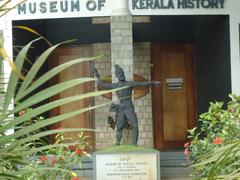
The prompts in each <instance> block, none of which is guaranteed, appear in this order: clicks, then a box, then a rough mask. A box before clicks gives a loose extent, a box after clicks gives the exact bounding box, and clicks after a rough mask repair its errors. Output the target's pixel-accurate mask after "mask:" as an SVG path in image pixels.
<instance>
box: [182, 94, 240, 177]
mask: <svg viewBox="0 0 240 180" xmlns="http://www.w3.org/2000/svg"><path fill="white" fill-rule="evenodd" d="M230 98H231V101H230V102H229V103H228V106H227V109H224V107H223V103H222V102H215V103H210V107H209V110H208V112H206V113H203V114H202V115H201V116H200V118H201V119H200V127H199V128H198V129H197V128H194V129H192V130H189V131H188V132H189V134H190V135H189V138H190V140H191V142H189V143H186V144H185V148H186V150H185V154H186V155H187V156H188V158H189V159H190V160H192V162H193V176H194V177H196V179H198V178H199V179H200V178H202V177H208V179H217V178H223V177H225V176H226V175H227V177H228V175H230V174H231V175H232V177H234V176H233V173H234V174H237V173H239V172H240V153H239V152H240V151H239V150H240V97H239V96H237V95H233V94H231V95H230ZM230 177H231V176H230ZM237 177H240V176H237ZM228 179H229V177H228Z"/></svg>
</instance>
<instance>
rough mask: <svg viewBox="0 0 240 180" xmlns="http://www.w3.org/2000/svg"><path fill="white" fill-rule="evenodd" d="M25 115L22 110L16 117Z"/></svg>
mask: <svg viewBox="0 0 240 180" xmlns="http://www.w3.org/2000/svg"><path fill="white" fill-rule="evenodd" d="M25 113H26V112H25V111H23V110H22V111H20V112H19V113H18V115H19V116H22V115H24V114H25Z"/></svg>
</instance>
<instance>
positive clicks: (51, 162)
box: [24, 132, 91, 180]
mask: <svg viewBox="0 0 240 180" xmlns="http://www.w3.org/2000/svg"><path fill="white" fill-rule="evenodd" d="M55 138H56V143H55V144H64V143H66V142H73V141H74V140H73V139H72V138H71V137H69V136H68V135H67V134H66V133H63V132H61V133H59V134H57V135H56V136H55ZM74 143H75V144H76V145H75V146H67V145H64V146H59V147H55V148H52V149H49V150H48V151H45V152H44V153H43V154H41V155H39V156H38V157H37V158H36V160H33V161H32V163H30V164H29V165H28V166H27V167H26V169H30V170H31V171H29V172H30V173H28V174H26V175H25V176H24V178H26V179H34V180H48V179H56V177H58V178H60V179H70V178H71V177H74V176H76V174H75V172H73V170H72V168H73V166H74V165H78V167H79V168H81V166H82V164H81V162H82V159H83V158H84V157H86V156H88V157H90V155H89V154H88V153H87V151H89V150H90V149H91V146H90V145H89V144H88V137H87V136H83V132H81V133H79V134H78V135H77V139H76V140H75V141H74ZM42 169H45V170H44V171H43V170H42Z"/></svg>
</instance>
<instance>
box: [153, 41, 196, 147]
mask: <svg viewBox="0 0 240 180" xmlns="http://www.w3.org/2000/svg"><path fill="white" fill-rule="evenodd" d="M193 59H194V58H193V45H191V44H179V45H172V44H152V64H153V67H152V69H151V71H152V79H153V80H157V81H161V82H162V85H161V86H160V87H155V88H153V90H152V99H153V100H152V102H153V130H154V145H155V148H157V149H160V150H163V149H176V148H181V147H183V144H184V142H186V141H187V129H190V128H193V127H194V126H195V122H196V108H195V78H194V77H195V76H194V75H195V71H194V67H195V66H194V61H193Z"/></svg>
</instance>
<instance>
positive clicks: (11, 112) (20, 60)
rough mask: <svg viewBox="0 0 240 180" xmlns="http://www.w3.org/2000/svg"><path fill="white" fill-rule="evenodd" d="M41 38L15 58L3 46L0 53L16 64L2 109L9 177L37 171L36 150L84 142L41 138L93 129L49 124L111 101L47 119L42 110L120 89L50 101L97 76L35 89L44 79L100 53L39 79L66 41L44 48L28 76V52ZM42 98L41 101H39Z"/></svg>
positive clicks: (0, 141)
mask: <svg viewBox="0 0 240 180" xmlns="http://www.w3.org/2000/svg"><path fill="white" fill-rule="evenodd" d="M38 40H39V39H36V40H33V41H31V42H30V43H29V44H27V45H26V46H24V47H23V48H22V50H21V51H20V52H19V53H18V56H17V57H16V60H15V61H14V62H12V61H10V60H9V59H8V58H7V56H6V54H5V51H4V50H3V49H1V53H0V55H1V56H0V57H2V59H3V60H6V61H8V62H9V64H10V66H11V68H12V72H11V75H10V79H9V82H8V87H7V91H6V92H4V94H3V97H2V99H3V100H4V102H3V107H2V109H1V111H0V149H1V151H0V179H3V178H6V177H7V178H8V179H22V178H23V177H24V176H26V175H29V174H33V172H35V171H34V168H29V167H37V165H36V164H34V163H32V162H31V163H32V166H29V162H30V161H29V159H31V157H33V156H35V155H36V154H41V153H43V152H45V151H47V150H49V149H57V148H60V149H61V148H66V147H68V146H74V145H82V144H79V143H80V142H79V141H73V142H61V143H59V142H58V143H57V144H51V145H48V144H44V143H42V142H41V141H40V138H43V137H46V136H48V135H52V134H56V133H61V132H74V131H75V132H82V131H92V130H91V129H83V128H82V129H77V128H71V129H58V130H47V129H46V128H45V127H47V126H49V125H51V124H54V123H57V122H60V121H62V120H65V119H67V118H70V117H73V116H76V115H78V114H80V113H83V112H86V111H89V110H93V109H95V108H98V107H102V106H104V105H106V104H109V103H111V102H109V103H106V104H101V105H97V106H93V107H86V108H83V109H78V110H73V111H72V112H68V113H65V114H60V115H57V116H53V117H49V118H47V119H45V118H40V117H41V114H43V113H45V112H48V111H49V110H51V109H53V108H56V107H59V106H61V105H64V104H67V103H71V102H74V101H79V100H82V99H84V98H89V97H95V96H98V95H102V94H105V93H109V92H112V91H116V90H118V89H116V90H108V91H98V92H88V93H85V94H79V95H76V96H70V97H67V98H63V99H58V100H54V101H52V102H46V101H45V100H47V99H49V98H50V97H52V96H54V95H56V94H58V93H60V92H62V91H64V90H66V89H68V88H71V87H73V86H76V85H79V84H82V83H86V82H91V81H95V80H96V79H95V78H92V77H80V78H76V79H72V80H68V81H64V82H61V83H59V84H56V85H52V86H50V87H46V88H45V89H42V90H40V91H38V92H37V93H35V94H34V93H33V91H34V90H36V89H37V88H38V87H40V86H41V85H42V84H43V83H45V82H48V81H49V80H50V79H51V78H52V77H54V76H56V75H57V74H59V73H60V72H62V71H63V70H65V69H66V68H68V67H71V66H73V65H75V64H77V63H81V62H84V61H92V60H96V59H98V58H99V56H98V57H87V58H79V59H74V60H70V61H68V62H66V63H64V64H61V65H59V66H57V67H55V68H54V69H52V70H49V71H48V72H46V73H45V74H43V75H41V76H40V77H38V79H36V74H37V73H38V71H39V70H40V68H41V67H42V65H43V64H44V63H45V62H46V60H47V58H48V56H49V55H50V54H51V52H53V51H54V50H55V49H56V48H57V47H58V46H59V45H61V44H63V43H60V44H57V45H55V46H52V47H50V48H49V49H47V50H46V51H44V52H43V53H42V54H41V55H40V56H39V57H38V58H37V59H36V61H35V62H34V64H33V65H32V66H31V68H30V70H29V71H28V73H27V74H26V76H23V75H22V72H23V64H24V62H25V60H26V59H27V54H28V52H29V50H30V47H31V46H32V44H33V43H35V42H37V41H38ZM65 43H66V42H65ZM0 47H2V46H0ZM2 52H3V53H2ZM1 61H2V60H1ZM12 102H14V104H15V106H14V107H13V108H12V107H11V106H12ZM40 102H41V105H39V103H40ZM1 104H2V103H1ZM32 107H34V108H32ZM9 130H11V131H14V132H13V133H10V134H9V133H7V132H9ZM27 167H28V168H27ZM54 168H55V170H54V171H55V172H58V171H60V170H62V171H65V172H67V173H69V169H67V170H66V169H65V170H64V169H60V167H54ZM61 168H64V167H61ZM47 170H49V169H48V168H46V167H40V168H39V171H47Z"/></svg>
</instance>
